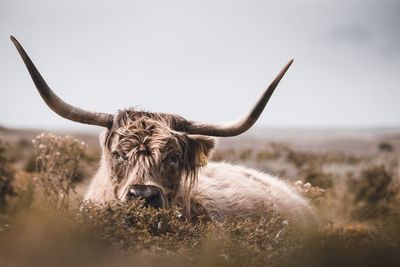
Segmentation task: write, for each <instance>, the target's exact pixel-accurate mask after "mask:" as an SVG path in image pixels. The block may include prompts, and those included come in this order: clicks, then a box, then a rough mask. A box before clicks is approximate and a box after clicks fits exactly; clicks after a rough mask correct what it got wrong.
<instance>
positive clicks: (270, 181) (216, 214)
mask: <svg viewBox="0 0 400 267" xmlns="http://www.w3.org/2000/svg"><path fill="white" fill-rule="evenodd" d="M192 196H193V199H194V200H195V201H196V202H198V203H199V204H201V205H202V206H203V207H204V208H205V209H206V210H207V211H208V213H209V214H210V216H211V217H212V218H213V219H214V220H223V219H225V218H246V217H257V216H260V215H261V214H262V212H263V211H266V210H271V209H272V210H275V211H277V212H278V213H281V214H282V215H283V216H284V217H285V218H287V219H288V221H289V224H295V225H300V226H305V227H307V228H309V227H315V226H318V224H319V222H318V219H317V217H316V216H315V213H314V211H313V209H312V208H311V207H310V205H309V204H308V203H307V201H306V200H305V199H303V198H302V197H301V196H300V195H299V194H297V193H296V192H295V191H294V190H293V189H292V188H290V187H289V186H288V185H287V184H286V183H284V182H283V181H281V180H279V179H278V178H276V177H272V176H270V175H268V174H265V173H262V172H259V171H256V170H254V169H249V168H245V167H242V166H237V165H231V164H228V163H215V162H210V163H209V164H208V165H207V166H206V167H204V168H203V169H202V170H201V171H200V172H199V177H198V185H197V188H196V189H195V191H194V192H193V195H192Z"/></svg>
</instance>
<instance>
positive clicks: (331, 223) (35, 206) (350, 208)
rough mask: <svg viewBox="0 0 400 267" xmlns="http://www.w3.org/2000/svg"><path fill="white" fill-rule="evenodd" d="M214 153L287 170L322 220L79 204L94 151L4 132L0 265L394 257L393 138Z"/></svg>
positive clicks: (398, 229)
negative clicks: (314, 148) (220, 218)
mask: <svg viewBox="0 0 400 267" xmlns="http://www.w3.org/2000/svg"><path fill="white" fill-rule="evenodd" d="M213 157H214V160H218V161H230V162H234V163H237V164H243V165H246V166H251V167H254V168H258V169H261V170H263V171H266V172H269V173H272V174H276V175H278V176H280V177H282V179H285V180H286V181H287V182H288V183H289V184H291V185H293V187H294V188H295V189H296V190H298V191H299V193H300V194H302V195H303V196H304V197H306V198H308V199H309V200H310V201H311V202H312V203H313V205H314V206H315V207H316V209H317V210H318V212H319V214H320V215H321V218H322V222H323V225H322V227H321V229H315V231H314V232H298V231H296V229H291V225H288V223H287V221H285V220H284V219H283V218H282V217H280V215H279V214H277V213H276V212H274V211H273V210H270V211H267V212H266V213H265V215H264V216H263V217H262V218H261V219H259V220H250V219H248V220H241V221H226V222H223V223H215V222H210V221H209V220H207V216H206V215H204V217H200V218H197V220H194V221H192V220H191V221H189V220H186V219H185V218H183V216H182V215H181V211H180V210H179V209H178V208H173V209H170V210H156V209H152V208H147V207H145V206H144V205H143V203H142V202H141V201H139V200H138V201H136V202H134V203H130V204H129V205H128V204H124V203H120V202H117V201H115V202H110V203H107V204H104V205H96V204H93V203H84V204H83V206H82V207H81V208H80V204H81V201H82V194H83V192H84V189H85V188H86V186H87V184H88V181H89V180H90V177H91V175H92V174H93V172H94V170H95V168H96V166H97V161H98V159H99V154H98V148H95V147H90V146H88V145H85V144H84V143H82V142H81V141H79V140H77V139H75V138H73V137H70V136H66V137H60V136H55V135H49V134H42V135H40V136H38V137H37V138H36V139H35V140H34V142H33V143H31V142H27V140H19V141H18V142H9V143H7V142H4V141H1V140H0V266H188V265H193V266H246V265H248V266H400V223H399V222H400V210H399V207H400V206H399V203H400V193H399V183H400V173H399V172H400V165H399V163H400V152H399V150H398V148H396V147H394V146H393V145H392V144H390V143H388V142H380V143H379V144H378V145H377V147H376V151H374V152H373V153H369V154H365V155H359V154H357V155H355V154H354V155H353V154H344V153H340V152H323V153H315V152H313V153H311V152H307V151H306V152H305V151H297V150H294V149H292V148H291V147H289V146H288V145H285V144H280V143H265V144H257V146H256V147H240V148H235V147H229V148H224V149H220V150H217V151H216V152H215V153H214V155H213ZM293 177H296V179H293ZM291 178H292V179H291Z"/></svg>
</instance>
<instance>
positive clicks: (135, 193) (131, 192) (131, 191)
mask: <svg viewBox="0 0 400 267" xmlns="http://www.w3.org/2000/svg"><path fill="white" fill-rule="evenodd" d="M128 196H129V197H130V198H138V197H140V192H139V190H138V189H137V188H134V187H131V188H129V191H128Z"/></svg>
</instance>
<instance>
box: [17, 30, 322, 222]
mask: <svg viewBox="0 0 400 267" xmlns="http://www.w3.org/2000/svg"><path fill="white" fill-rule="evenodd" d="M11 39H12V41H13V43H14V44H15V46H16V48H17V50H18V52H19V53H20V55H21V57H22V59H23V60H24V63H25V65H26V67H27V68H28V71H29V73H30V75H31V77H32V79H33V81H34V83H35V85H36V88H37V89H38V91H39V93H40V95H41V96H42V98H43V100H44V101H45V102H46V104H47V105H48V106H49V107H50V108H51V109H52V110H53V111H54V112H56V113H57V114H59V115H60V116H62V117H64V118H66V119H69V120H72V121H75V122H79V123H84V124H91V125H98V126H102V127H105V128H106V129H107V130H106V131H105V133H104V134H103V135H102V136H101V138H100V143H101V146H102V159H101V164H100V168H99V170H98V172H97V174H96V175H95V176H94V178H93V180H92V182H91V184H90V186H89V189H88V192H87V194H86V198H85V199H86V200H91V201H94V202H106V201H109V200H114V199H119V200H121V201H130V200H132V199H134V198H142V199H144V200H145V201H146V203H147V204H148V205H150V206H152V207H155V208H169V207H171V205H174V204H176V205H181V206H182V208H183V209H184V212H185V213H186V214H187V215H189V214H193V213H195V212H196V208H197V207H201V208H202V209H205V210H206V212H207V213H208V214H209V216H210V217H211V218H212V219H214V220H223V219H225V218H231V217H234V218H247V217H257V216H260V215H262V214H263V211H265V210H270V209H272V210H275V211H277V212H279V213H281V214H282V215H283V216H285V217H287V218H288V219H289V220H291V221H292V222H293V224H298V225H302V226H310V225H312V226H314V225H316V224H317V219H316V218H315V216H314V214H313V212H312V210H311V208H310V206H309V205H308V204H307V202H306V201H305V200H303V199H302V198H301V197H300V196H299V195H298V194H297V193H295V192H294V191H293V190H292V189H291V188H290V187H289V186H288V185H286V184H285V183H283V182H282V181H280V180H278V179H277V178H274V177H272V176H269V175H267V174H264V173H260V172H258V171H255V170H252V169H246V168H244V167H240V166H234V165H230V164H227V163H209V164H208V165H207V159H208V157H209V155H210V153H211V151H212V149H213V148H214V145H215V142H214V138H213V137H228V136H236V135H239V134H242V133H244V132H245V131H247V130H248V129H249V128H250V127H251V126H252V125H253V124H254V123H255V122H256V121H257V119H258V117H259V116H260V115H261V113H262V111H263V110H264V108H265V106H266V104H267V102H268V101H269V99H270V97H271V95H272V93H273V92H274V90H275V88H276V86H277V85H278V83H279V81H280V80H281V79H282V77H283V76H284V74H285V73H286V71H287V70H288V69H289V67H290V65H291V64H292V62H293V60H291V61H289V63H288V64H286V66H285V67H284V68H283V69H282V70H281V72H280V73H279V74H278V76H277V77H276V78H275V79H274V80H273V81H272V83H271V84H270V85H269V86H268V87H267V90H266V91H265V92H264V94H263V95H262V96H261V98H260V99H259V101H258V102H257V103H256V105H255V106H254V107H253V108H252V109H251V111H250V112H249V113H248V114H247V115H246V116H244V117H242V118H240V119H238V120H236V121H233V122H231V123H219V124H214V123H207V122H195V121H189V120H186V119H184V118H182V117H180V116H177V115H173V114H164V113H157V112H142V111H136V110H133V109H127V110H122V111H119V112H118V113H117V114H115V115H113V114H107V113H100V112H92V111H87V110H83V109H80V108H77V107H74V106H72V105H70V104H68V103H66V102H64V101H63V100H62V99H61V98H59V97H58V96H57V95H56V94H55V93H54V92H53V91H52V90H51V89H50V87H49V86H48V85H47V84H46V82H45V81H44V79H43V77H42V76H41V74H40V73H39V72H38V70H37V69H36V67H35V66H34V64H33V63H32V61H31V59H30V58H29V56H28V55H27V54H26V52H25V51H24V49H23V48H22V46H21V45H20V44H19V43H18V41H17V40H16V39H15V38H14V37H11ZM188 101H190V100H189V99H188Z"/></svg>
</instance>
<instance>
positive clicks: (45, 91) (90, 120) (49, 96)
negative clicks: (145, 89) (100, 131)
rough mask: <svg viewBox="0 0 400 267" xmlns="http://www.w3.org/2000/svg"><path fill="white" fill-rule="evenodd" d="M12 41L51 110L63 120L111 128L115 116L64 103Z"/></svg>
mask: <svg viewBox="0 0 400 267" xmlns="http://www.w3.org/2000/svg"><path fill="white" fill-rule="evenodd" d="M10 38H11V41H12V42H13V43H14V45H15V47H16V48H17V50H18V53H19V54H20V56H21V57H22V60H23V61H24V63H25V66H26V67H27V69H28V71H29V74H30V75H31V77H32V80H33V82H34V83H35V86H36V88H37V90H38V91H39V94H40V96H41V97H42V98H43V100H44V102H46V104H47V105H48V106H49V108H51V109H52V110H53V111H54V112H55V113H57V114H58V115H60V116H61V117H63V118H66V119H68V120H71V121H76V122H80V123H85V124H92V125H98V126H103V127H107V128H110V127H111V126H112V123H113V118H114V116H113V115H111V114H107V113H99V112H91V111H86V110H83V109H80V108H77V107H74V106H72V105H70V104H68V103H66V102H64V101H63V100H62V99H61V98H59V97H58V96H57V95H56V94H55V93H54V92H53V91H52V90H51V89H50V87H49V86H48V85H47V84H46V82H45V80H44V79H43V77H42V75H40V73H39V71H38V70H37V69H36V67H35V65H34V64H33V63H32V61H31V59H30V58H29V56H28V55H27V54H26V52H25V50H24V49H23V48H22V46H21V45H20V44H19V42H18V41H17V39H15V38H14V36H10Z"/></svg>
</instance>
